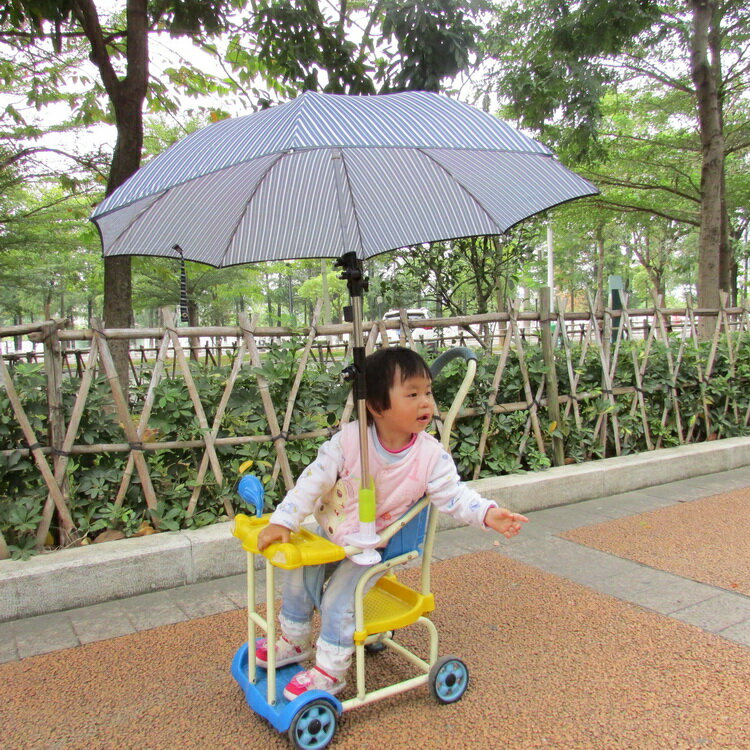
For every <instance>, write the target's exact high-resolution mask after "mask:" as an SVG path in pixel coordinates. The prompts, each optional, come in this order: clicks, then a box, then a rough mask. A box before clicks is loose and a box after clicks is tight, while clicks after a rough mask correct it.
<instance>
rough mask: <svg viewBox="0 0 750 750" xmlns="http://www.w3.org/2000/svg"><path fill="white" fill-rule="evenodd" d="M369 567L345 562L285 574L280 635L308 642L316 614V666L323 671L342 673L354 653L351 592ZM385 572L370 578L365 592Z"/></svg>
mask: <svg viewBox="0 0 750 750" xmlns="http://www.w3.org/2000/svg"><path fill="white" fill-rule="evenodd" d="M370 568H371V566H367V565H357V563H353V562H352V561H351V560H349V559H348V558H344V559H343V560H340V561H339V562H335V563H329V564H327V565H314V566H309V567H305V568H297V569H295V570H288V571H286V575H285V577H284V586H283V601H282V605H281V618H280V620H281V627H282V631H283V632H284V633H285V635H287V637H289V638H290V640H297V641H299V640H305V634H307V638H308V639H309V633H310V629H311V621H312V616H313V611H314V609H315V608H316V607H317V608H318V609H319V610H320V617H321V628H320V638H319V639H318V643H317V663H318V665H319V666H320V667H322V668H323V669H325V670H326V671H330V672H332V673H342V672H344V671H346V669H347V668H348V666H349V664H350V663H351V655H352V653H353V652H354V592H355V589H356V587H357V583H359V580H360V578H361V577H362V576H363V575H364V574H365V573H366V572H368V571H369V570H370ZM384 573H385V571H383V572H381V573H379V574H378V575H375V576H373V577H372V578H371V579H370V580H369V581H368V582H367V585H366V587H365V593H366V592H367V591H369V590H370V589H371V588H372V586H373V585H374V584H375V582H376V581H377V580H378V578H380V577H381V576H382V575H383V574H384Z"/></svg>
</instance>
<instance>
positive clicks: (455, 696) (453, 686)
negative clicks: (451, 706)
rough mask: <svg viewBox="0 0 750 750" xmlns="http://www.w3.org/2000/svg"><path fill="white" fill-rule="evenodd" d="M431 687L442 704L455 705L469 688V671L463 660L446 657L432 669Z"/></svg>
mask: <svg viewBox="0 0 750 750" xmlns="http://www.w3.org/2000/svg"><path fill="white" fill-rule="evenodd" d="M429 685H430V692H431V693H432V694H433V695H434V696H435V698H437V700H438V701H439V702H440V703H455V702H456V701H457V700H459V699H460V698H461V696H463V694H464V693H465V692H466V688H467V687H468V686H469V669H468V667H467V666H466V664H464V663H463V662H462V661H461V659H458V658H456V657H455V656H444V657H442V658H441V659H438V660H437V661H436V662H435V664H433V666H432V669H430V678H429Z"/></svg>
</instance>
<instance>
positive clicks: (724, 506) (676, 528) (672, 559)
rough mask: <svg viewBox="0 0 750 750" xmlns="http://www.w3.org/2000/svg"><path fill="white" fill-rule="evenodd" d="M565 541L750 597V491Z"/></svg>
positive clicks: (589, 530) (589, 529) (577, 533)
mask: <svg viewBox="0 0 750 750" xmlns="http://www.w3.org/2000/svg"><path fill="white" fill-rule="evenodd" d="M560 536H561V537H563V538H564V539H568V540H570V541H573V542H577V543H579V544H585V545H587V546H589V547H593V548H595V549H598V550H602V551H603V552H609V553H610V554H613V555H617V556H619V557H624V558H627V559H629V560H635V561H637V562H639V563H642V564H643V565H648V566H649V567H652V568H659V569H660V570H666V571H668V572H670V573H674V574H676V575H680V576H683V577H685V578H690V579H692V580H696V581H702V582H703V583H708V584H711V585H712V586H718V587H720V588H723V589H727V590H728V591H736V592H739V593H742V594H745V595H746V596H750V488H743V489H738V490H734V491H732V492H724V493H721V494H718V495H712V496H710V497H704V498H699V499H698V500H693V501H691V502H684V503H677V504H675V505H670V506H668V507H666V508H659V509H657V510H652V511H649V512H647V513H641V514H639V515H635V516H628V517H626V518H620V519H617V520H613V521H607V522H604V523H598V524H595V525H592V526H586V527H583V528H579V529H574V530H572V531H568V532H565V533H562V534H560Z"/></svg>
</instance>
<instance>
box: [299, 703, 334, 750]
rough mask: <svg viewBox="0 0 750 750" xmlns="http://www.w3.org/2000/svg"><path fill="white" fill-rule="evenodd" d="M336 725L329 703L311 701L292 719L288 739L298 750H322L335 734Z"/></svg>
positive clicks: (332, 708) (332, 709) (331, 706)
mask: <svg viewBox="0 0 750 750" xmlns="http://www.w3.org/2000/svg"><path fill="white" fill-rule="evenodd" d="M336 723H337V717H336V709H335V708H334V707H333V705H332V704H331V703H330V702H329V701H327V700H325V699H321V700H317V701H312V703H308V704H307V705H306V706H303V707H302V708H301V709H300V710H299V711H298V712H297V715H296V716H295V717H294V719H292V724H291V726H290V727H289V732H288V734H289V739H290V740H291V741H292V744H293V745H294V747H296V748H297V749H298V750H323V748H324V747H328V745H329V743H330V742H331V740H332V739H333V735H334V734H335V733H336Z"/></svg>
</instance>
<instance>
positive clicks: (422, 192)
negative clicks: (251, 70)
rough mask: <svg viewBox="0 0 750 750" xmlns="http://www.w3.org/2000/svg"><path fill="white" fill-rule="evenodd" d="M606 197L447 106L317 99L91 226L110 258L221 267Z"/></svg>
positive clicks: (115, 206)
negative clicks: (139, 257) (162, 259)
mask: <svg viewBox="0 0 750 750" xmlns="http://www.w3.org/2000/svg"><path fill="white" fill-rule="evenodd" d="M596 192H597V190H596V188H595V187H594V186H593V185H592V184H591V183H589V182H587V181H586V180H584V179H582V178H580V177H579V176H577V175H576V174H574V173H572V172H570V171H569V170H568V169H566V168H565V167H563V166H562V165H561V164H560V163H559V162H558V161H557V160H556V159H555V158H554V157H553V155H552V153H551V152H550V151H549V150H548V149H547V148H546V147H544V146H543V145H541V144H540V143H538V142H537V141H535V140H533V139H531V138H529V137H527V136H525V135H523V134H522V133H519V132H518V131H516V130H514V129H513V128H511V127H510V126H509V125H507V124H506V123H504V122H502V121H501V120H499V119H497V118H495V117H493V116H491V115H489V114H486V113H484V112H481V111H479V110H477V109H475V108H474V107H471V106H469V105H468V104H464V103H462V102H458V101H456V100H454V99H450V98H448V97H446V96H442V95H439V94H434V93H427V92H406V93H398V94H384V95H377V96H344V95H334V94H320V93H315V92H306V93H304V94H301V95H300V96H299V97H297V98H296V99H294V100H293V101H291V102H289V103H287V104H282V105H280V106H277V107H273V108H271V109H268V110H264V111H261V112H257V113H254V114H251V115H247V116H245V117H238V118H234V119H228V120H223V121H220V122H217V123H215V124H213V125H210V126H208V127H206V128H204V129H202V130H200V131H197V132H195V133H193V134H191V135H189V136H188V137H186V138H185V139H183V140H182V141H180V142H178V143H176V144H175V145H174V146H172V147H171V148H169V149H168V150H167V151H165V152H164V153H162V154H160V155H159V156H157V157H156V158H155V159H154V160H153V161H151V162H150V163H149V164H147V165H146V166H144V167H143V168H142V169H140V170H139V171H138V172H137V173H136V174H135V175H133V176H132V177H131V178H130V179H129V180H128V181H127V182H126V183H125V184H123V185H122V186H121V187H120V188H119V189H117V190H116V191H115V192H114V193H112V195H110V196H109V197H108V198H107V199H105V200H104V201H103V202H102V203H101V204H99V206H98V207H97V208H96V210H95V211H94V213H93V215H92V217H91V218H92V221H93V222H94V223H95V224H96V225H97V227H98V228H99V231H100V233H101V237H102V244H103V249H104V255H105V256H110V255H158V256H166V257H174V258H178V257H183V258H184V259H185V260H190V261H199V262H202V263H208V264H210V265H212V266H218V267H223V266H232V265H237V264H241V263H249V262H254V261H263V260H279V259H287V258H318V257H338V256H341V255H343V254H344V253H346V252H354V253H356V255H357V257H358V258H361V259H364V258H368V257H370V256H372V255H376V254H378V253H381V252H384V251H386V250H392V249H396V248H402V247H407V246H409V245H415V244H418V243H422V242H429V241H436V240H447V239H453V238H457V237H467V236H473V235H488V234H502V233H503V232H505V231H507V230H508V229H509V228H510V227H512V226H513V225H514V224H516V223H518V222H519V221H521V220H523V219H525V218H527V217H528V216H531V215H533V214H535V213H537V212H539V211H543V210H545V209H547V208H550V207H552V206H555V205H557V204H559V203H564V202H565V201H569V200H573V199H575V198H580V197H582V196H586V195H592V194H595V193H596ZM175 246H178V247H179V248H180V251H181V253H182V255H181V256H180V254H179V253H178V252H177V250H175Z"/></svg>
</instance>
